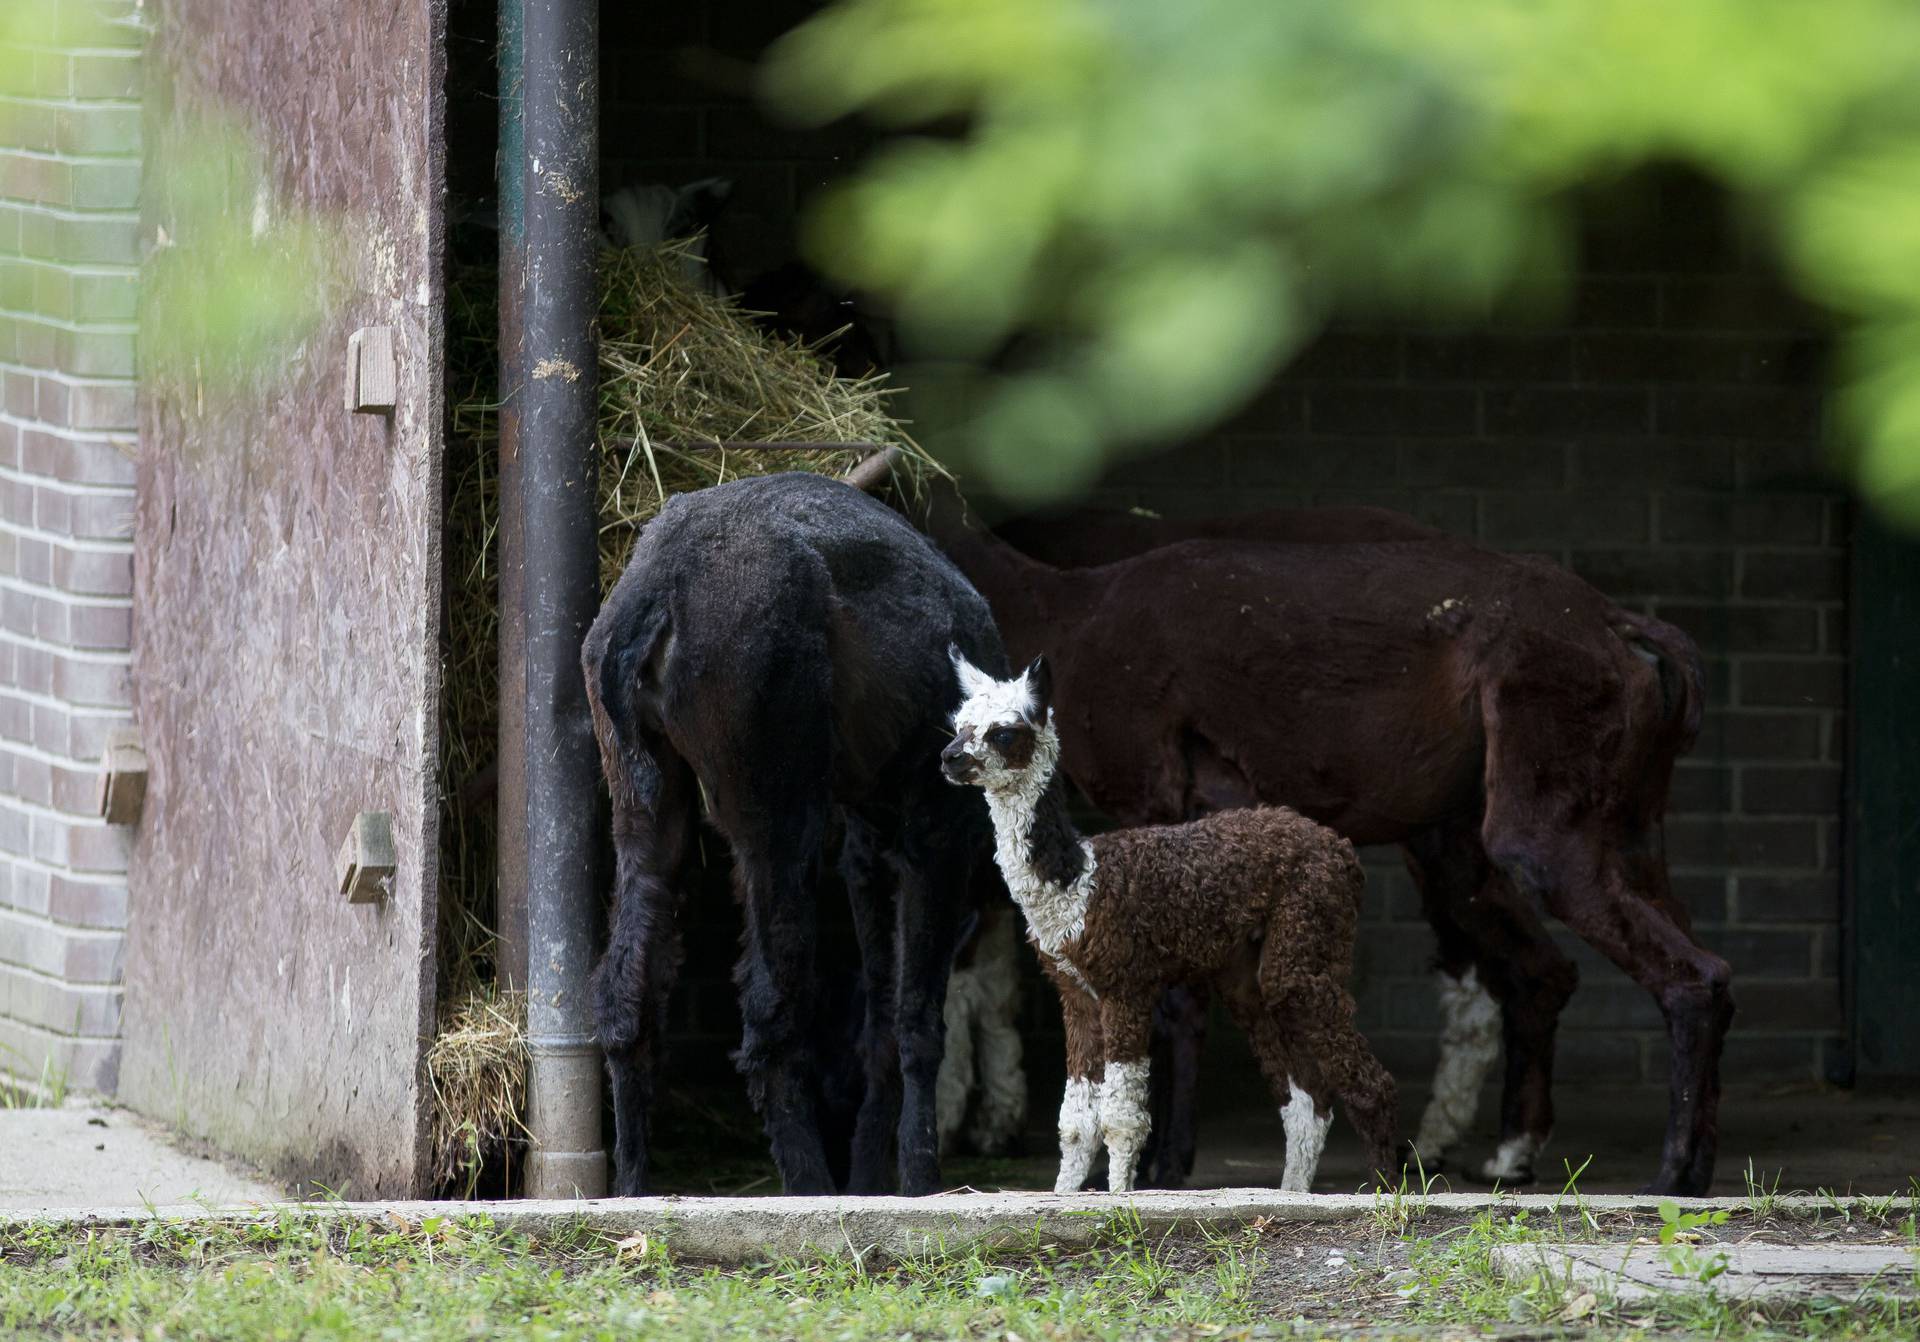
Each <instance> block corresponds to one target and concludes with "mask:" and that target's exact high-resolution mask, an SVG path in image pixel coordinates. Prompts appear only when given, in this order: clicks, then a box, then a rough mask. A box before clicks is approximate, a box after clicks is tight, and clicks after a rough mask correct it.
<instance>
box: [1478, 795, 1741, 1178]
mask: <svg viewBox="0 0 1920 1342" xmlns="http://www.w3.org/2000/svg"><path fill="white" fill-rule="evenodd" d="M1491 823H1492V818H1491V816H1490V818H1489V824H1491ZM1529 837H1530V839H1531V842H1529V841H1528V839H1527V838H1522V837H1521V836H1519V835H1512V836H1509V835H1500V836H1498V838H1497V840H1496V838H1495V837H1494V836H1489V842H1488V845H1487V846H1488V849H1489V850H1490V851H1492V852H1495V853H1496V854H1498V855H1501V856H1503V857H1505V858H1507V859H1508V860H1510V861H1512V862H1513V863H1514V864H1515V869H1516V870H1517V871H1520V872H1522V873H1531V874H1532V875H1533V876H1535V877H1537V879H1538V882H1539V888H1540V889H1541V892H1542V894H1543V896H1544V898H1545V901H1546V905H1547V909H1548V911H1549V912H1551V913H1552V914H1554V916H1556V917H1557V918H1559V919H1560V921H1561V922H1563V923H1565V924H1566V925H1567V926H1568V928H1570V929H1571V930H1572V931H1573V932H1574V933H1576V934H1577V935H1578V936H1579V937H1580V938H1581V939H1582V940H1584V941H1585V942H1586V943H1587V944H1588V945H1589V946H1592V947H1593V948H1594V949H1595V950H1597V951H1599V952H1600V953H1601V954H1602V955H1604V956H1606V957H1607V958H1608V959H1609V960H1611V961H1612V962H1613V963H1614V964H1615V965H1617V966H1618V967H1619V968H1620V969H1621V970H1622V971H1623V972H1624V973H1626V974H1627V975H1628V976H1629V977H1631V978H1632V979H1633V980H1634V982H1636V983H1638V984H1639V985H1640V986H1641V987H1642V988H1644V989H1646V990H1647V992H1648V993H1650V994H1651V995H1652V996H1653V998H1654V1000H1655V1001H1657V1002H1658V1003H1659V1004H1660V1010H1661V1013H1662V1015H1664V1016H1665V1017H1666V1023H1667V1038H1668V1043H1669V1046H1670V1048H1671V1054H1670V1064H1669V1065H1670V1071H1669V1075H1668V1107H1667V1132H1666V1140H1665V1142H1664V1143H1663V1144H1662V1147H1661V1153H1660V1170H1659V1173H1658V1174H1657V1175H1656V1176H1655V1178H1654V1181H1653V1182H1652V1183H1651V1184H1650V1185H1648V1187H1647V1189H1646V1191H1647V1192H1649V1193H1659V1194H1666V1195H1673V1196H1686V1197H1698V1196H1704V1195H1705V1194H1706V1192H1707V1191H1708V1189H1709V1187H1710V1186H1711V1185H1712V1182H1713V1166H1714V1158H1715V1156H1716V1154H1717V1152H1718V1148H1719V1137H1720V1133H1719V1108H1720V1052H1721V1048H1722V1046H1723V1045H1724V1043H1725V1041H1726V1035H1727V1030H1728V1027H1729V1026H1730V1025H1731V1024H1732V1022H1733V997H1732V992H1731V988H1730V985H1731V980H1732V971H1731V970H1730V969H1729V968H1728V966H1727V962H1726V961H1725V960H1722V959H1721V958H1720V957H1719V956H1717V955H1715V954H1713V953H1712V952H1711V951H1708V950H1706V949H1705V948H1703V947H1702V946H1701V945H1700V944H1699V943H1698V942H1696V941H1695V940H1694V939H1693V937H1692V935H1691V934H1690V933H1689V932H1688V930H1687V929H1686V928H1685V927H1684V926H1683V925H1682V923H1681V922H1679V921H1678V920H1676V919H1675V918H1674V917H1673V916H1672V913H1671V912H1670V910H1669V907H1668V899H1669V896H1668V894H1667V890H1666V868H1665V864H1664V862H1662V861H1661V860H1660V859H1659V856H1658V848H1657V839H1650V838H1649V837H1648V836H1646V835H1638V836H1633V835H1629V836H1626V837H1625V838H1617V837H1616V838H1614V839H1610V840H1608V841H1605V842H1602V841H1600V840H1599V839H1598V838H1597V837H1596V836H1591V835H1581V834H1579V833H1577V832H1576V833H1572V834H1569V833H1566V832H1564V831H1562V832H1558V833H1554V834H1550V835H1549V834H1537V835H1533V836H1529ZM1650 843H1651V844H1652V845H1653V847H1652V848H1651V850H1650V851H1649V849H1648V845H1649V844H1650ZM1636 850H1638V851H1636ZM1527 1154H1528V1155H1530V1154H1531V1152H1528V1153H1527Z"/></svg>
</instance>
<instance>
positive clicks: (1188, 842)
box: [940, 648, 1394, 1193]
mask: <svg viewBox="0 0 1920 1342" xmlns="http://www.w3.org/2000/svg"><path fill="white" fill-rule="evenodd" d="M948 655H949V656H950V657H951V658H952V659H953V664H954V669H955V671H956V672H957V673H958V675H959V678H960V693H961V698H962V703H961V705H960V707H959V709H958V710H957V711H956V712H955V713H954V715H953V728H954V737H953V740H952V742H950V743H949V744H948V746H947V748H946V749H945V750H944V751H942V752H941V755H940V766H941V769H942V771H943V772H944V773H945V774H946V776H947V778H948V779H949V781H951V782H954V783H963V784H972V785H974V786H977V787H979V788H981V789H983V790H984V791H985V792H986V795H987V807H988V810H989V811H990V812H991V814H992V816H993V830H994V855H995V857H996V859H997V860H998V862H999V864H1000V871H1001V874H1002V875H1003V876H1004V877H1005V878H1006V882H1007V888H1008V889H1009V890H1010V891H1012V892H1013V898H1014V900H1015V902H1016V903H1018V904H1019V905H1020V909H1021V912H1022V913H1024V914H1025V915H1026V920H1027V933H1028V936H1029V937H1030V938H1031V939H1032V941H1033V943H1034V945H1035V946H1036V947H1038V948H1039V951H1040V958H1041V963H1042V964H1043V965H1044V966H1045V967H1046V970H1047V974H1048V976H1049V977H1050V978H1051V979H1052V980H1053V984H1054V987H1055V988H1056V989H1057V990H1058V991H1059V993H1060V1007H1061V1011H1062V1013H1063V1015H1064V1018H1065V1025H1066V1035H1067V1089H1066V1096H1065V1098H1064V1099H1063V1100H1062V1102H1061V1105H1060V1177H1059V1179H1058V1181H1057V1182H1056V1183H1055V1185H1054V1190H1055V1191H1056V1192H1060V1193H1072V1192H1078V1191H1079V1189H1080V1187H1081V1185H1082V1184H1084V1183H1085V1182H1086V1178H1087V1173H1088V1171H1089V1170H1090V1169H1091V1168H1092V1165H1093V1159H1094V1154H1095V1148H1096V1138H1097V1136H1100V1135H1104V1137H1105V1139H1106V1147H1107V1186H1108V1187H1109V1188H1110V1189H1112V1190H1113V1191H1114V1192H1116V1193H1124V1192H1129V1191H1131V1190H1132V1188H1133V1177H1134V1168H1135V1165H1136V1163H1137V1161H1138V1158H1139V1155H1140V1148H1141V1146H1142V1145H1143V1144H1144V1143H1145V1141H1146V1137H1147V1128H1148V1123H1149V1119H1148V1114H1147V1046H1148V1037H1149V1033H1150V1030H1151V1025H1152V1019H1153V1006H1154V1003H1155V1002H1157V1001H1158V1000H1159V998H1160V994H1161V992H1162V991H1163V990H1164V989H1166V988H1168V987H1170V986H1172V985H1174V984H1180V983H1193V984H1205V985H1209V986H1211V987H1212V988H1213V989H1214V990H1215V991H1216V992H1217V993H1218V994H1219V995H1220V998H1221V1000H1222V1001H1224V1002H1225V1003H1226V1005H1227V1008H1228V1010H1229V1011H1230V1012H1231V1014H1232V1016H1233V1018H1234V1020H1235V1021H1236V1022H1237V1023H1238V1024H1239V1025H1240V1028H1241V1029H1243V1030H1245V1031H1246V1032H1247V1036H1248V1039H1249V1041H1250V1042H1251V1043H1252V1045H1253V1051H1254V1055H1255V1056H1256V1057H1257V1058H1258V1059H1259V1061H1260V1067H1261V1070H1262V1071H1263V1072H1264V1073H1265V1074H1266V1078H1267V1083H1268V1084H1269V1085H1270V1086H1272V1087H1273V1092H1274V1096H1275V1098H1276V1099H1277V1100H1278V1101H1279V1102H1280V1104H1281V1106H1282V1107H1281V1110H1280V1114H1281V1119H1282V1121H1283V1122H1284V1124H1285V1126H1286V1133H1287V1156H1286V1172H1285V1175H1284V1177H1283V1178H1282V1180H1281V1185H1280V1186H1281V1187H1282V1188H1284V1189H1287V1190H1290V1191H1294V1192H1305V1191H1307V1190H1308V1189H1309V1188H1310V1187H1311V1186H1312V1184H1313V1175H1314V1170H1315V1168H1316V1167H1317V1166H1318V1164H1319V1161H1320V1152H1321V1150H1322V1148H1323V1147H1324V1146H1325V1144H1326V1135H1327V1128H1328V1127H1329V1126H1330V1125H1331V1124H1332V1121H1333V1118H1332V1113H1333V1105H1332V1101H1333V1097H1334V1096H1336V1095H1337V1096H1339V1098H1340V1100H1341V1102H1342V1103H1343V1104H1344V1105H1345V1106H1346V1110H1347V1116H1348V1118H1349V1119H1350V1120H1351V1121H1352V1122H1353V1125H1354V1126H1355V1127H1356V1128H1357V1129H1359V1131H1360V1135H1361V1136H1362V1137H1363V1138H1364V1139H1365V1140H1366V1143H1367V1152H1368V1156H1369V1158H1370V1159H1371V1161H1372V1163H1373V1168H1374V1169H1375V1170H1376V1171H1377V1172H1382V1173H1384V1172H1385V1171H1387V1170H1389V1169H1390V1168H1391V1167H1392V1165H1393V1152H1394V1086H1393V1078H1392V1077H1391V1076H1389V1075H1388V1074H1387V1071H1386V1069H1385V1068H1384V1067H1382V1066H1381V1065H1380V1063H1379V1061H1378V1060H1377V1059H1376V1058H1375V1057H1374V1056H1373V1052H1372V1050H1371V1049H1369V1048H1368V1047H1367V1042H1366V1040H1365V1039H1363V1038H1362V1037H1361V1035H1360V1032H1359V1031H1358V1030H1357V1029H1355V1028H1354V1024H1353V1014H1354V1004H1353V997H1352V995H1351V994H1350V993H1349V992H1348V991H1347V987H1346V982H1347V978H1348V975H1349V973H1350V972H1351V969H1352V965H1353V937H1354V924H1355V922H1356V920H1357V918H1358V915H1359V911H1360V897H1361V893H1362V890H1363V888H1364V877H1363V876H1362V874H1361V871H1360V864H1359V862H1358V860H1357V859H1356V858H1355V857H1354V855H1353V846H1352V845H1351V844H1349V843H1348V842H1347V841H1346V840H1345V839H1343V838H1341V837H1339V836H1338V835H1337V834H1335V833H1333V831H1331V830H1329V829H1325V828H1323V827H1322V826H1320V825H1317V824H1315V823H1313V822H1312V821H1310V820H1307V819H1305V818H1304V817H1302V816H1299V815H1296V814H1295V813H1294V812H1292V811H1288V810H1284V809H1282V808H1280V807H1262V808H1258V809H1255V810H1243V811H1221V812H1218V813H1216V814H1214V815H1210V816H1207V817H1206V818H1204V819H1201V820H1195V821H1192V822H1190V823H1188V824H1184V825H1168V826H1154V827H1149V828H1141V829H1129V830H1120V831H1117V832H1114V833H1110V834H1099V835H1095V836H1093V837H1092V838H1083V837H1082V836H1081V835H1080V834H1079V833H1078V832H1077V831H1075V829H1074V828H1073V823H1072V821H1070V820H1069V819H1068V818H1067V812H1066V807H1065V805H1064V792H1063V788H1062V784H1061V782H1060V778H1059V769H1058V766H1059V762H1060V737H1059V734H1058V732H1057V731H1056V729H1055V726H1054V720H1053V708H1052V705H1051V703H1050V702H1049V700H1050V697H1051V689H1052V687H1051V680H1050V677H1049V675H1048V671H1047V664H1046V659H1045V658H1043V657H1036V658H1035V659H1034V661H1033V665H1031V666H1029V667H1028V668H1027V669H1026V670H1025V671H1024V672H1022V673H1021V674H1020V675H1019V676H1017V677H1015V678H1014V679H1012V680H1005V681H1000V680H995V679H993V677H991V676H990V675H988V674H987V673H986V672H984V671H981V670H980V669H979V668H978V667H975V666H973V665H972V664H971V663H969V662H968V661H967V660H966V659H965V658H964V657H963V656H961V654H960V652H959V650H958V649H955V648H949V649H948Z"/></svg>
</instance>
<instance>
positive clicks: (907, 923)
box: [894, 770, 975, 1197]
mask: <svg viewBox="0 0 1920 1342" xmlns="http://www.w3.org/2000/svg"><path fill="white" fill-rule="evenodd" d="M928 772H929V773H930V774H932V773H933V772H934V771H933V770H929V771H928ZM931 786H933V787H938V788H944V789H945V790H946V792H947V793H949V794H952V795H951V800H952V801H956V802H957V801H965V800H966V798H965V797H963V796H962V795H961V794H960V793H959V792H958V791H957V790H956V789H954V788H953V787H951V786H950V785H949V784H947V783H944V782H940V781H938V780H937V779H936V781H935V782H934V783H933V784H932V785H931ZM942 800H943V801H944V800H948V798H945V797H943V798H942ZM922 814H923V816H925V815H926V813H925V812H923V813H922ZM966 814H967V815H968V816H970V815H971V813H966ZM974 838H975V836H974V834H973V833H972V831H971V830H970V829H968V828H966V827H965V826H964V824H963V823H961V822H960V819H959V816H957V815H954V814H951V813H950V814H949V815H948V816H946V817H945V818H944V819H941V818H938V817H937V815H936V818H935V819H933V820H932V821H930V822H929V823H927V824H924V825H922V826H919V827H909V828H908V829H907V830H906V831H905V832H904V833H903V834H902V835H901V841H900V847H899V848H898V849H897V850H896V871H897V873H898V875H899V878H900V887H899V888H900V894H899V898H898V900H897V901H896V903H895V915H894V916H895V917H896V918H897V919H898V920H899V926H900V938H899V942H898V944H897V946H896V948H895V956H896V961H895V977H894V992H895V997H894V1002H895V1007H894V1019H895V1022H896V1029H897V1030H898V1034H899V1039H900V1123H899V1126H898V1128H897V1129H896V1130H895V1150H896V1151H897V1153H898V1160H899V1172H900V1191H901V1192H902V1193H903V1194H905V1195H907V1196H908V1197H922V1196H924V1195H926V1194H929V1193H937V1192H939V1191H940V1147H939V1130H938V1123H937V1120H936V1119H935V1104H934V1092H935V1088H936V1087H937V1085H938V1084H939V1080H940V1058H941V1054H942V1053H943V1051H944V1049H945V1043H946V1040H945V1036H946V1029H945V1021H944V1018H943V1016H942V1013H943V1012H944V1010H945V1008H946V1001H947V979H948V977H949V976H950V975H951V974H952V972H953V957H954V952H955V951H956V950H958V949H959V942H960V933H961V930H962V926H963V922H964V919H965V915H966V912H967V901H966V894H967V880H968V877H969V875H970V873H971V870H972V863H973V857H974Z"/></svg>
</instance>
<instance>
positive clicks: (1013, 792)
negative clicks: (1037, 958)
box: [987, 732, 1094, 961]
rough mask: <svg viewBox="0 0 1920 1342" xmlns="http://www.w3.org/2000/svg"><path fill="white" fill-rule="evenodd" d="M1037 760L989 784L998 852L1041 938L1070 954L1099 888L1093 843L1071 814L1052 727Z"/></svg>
mask: <svg viewBox="0 0 1920 1342" xmlns="http://www.w3.org/2000/svg"><path fill="white" fill-rule="evenodd" d="M1047 738H1048V739H1047V740H1046V741H1045V743H1044V746H1043V753H1044V758H1043V757H1042V755H1041V754H1039V753H1037V754H1036V758H1035V760H1034V767H1032V768H1030V769H1028V770H1026V771H1025V772H1024V773H1022V774H1021V775H1019V777H1018V778H1017V779H1014V780H1011V781H1010V782H1008V783H1007V784H1006V785H1004V786H1001V787H996V788H989V789H988V790H987V809H988V811H989V812H990V813H991V814H992V816H993V836H994V860H995V861H996V862H998V863H999V866H1000V874H1001V876H1002V877H1003V878H1005V880H1006V883H1007V889H1008V890H1009V891H1010V892H1012V894H1013V898H1014V902H1015V903H1017V904H1018V905H1019V906H1020V911H1021V913H1023V914H1025V915H1026V919H1027V927H1028V929H1029V930H1030V931H1031V932H1032V933H1033V939H1034V942H1035V943H1036V944H1037V945H1038V946H1039V947H1040V949H1041V950H1042V951H1043V952H1045V953H1046V954H1047V955H1048V956H1049V957H1051V958H1053V959H1055V960H1062V961H1064V960H1065V952H1066V949H1067V947H1068V946H1069V945H1071V944H1072V943H1073V942H1075V941H1077V940H1078V939H1079V938H1080V935H1081V933H1082V932H1084V931H1085V930H1086V920H1087V901H1088V899H1089V897H1090V896H1091V894H1092V891H1093V873H1094V857H1093V849H1092V847H1091V846H1090V845H1089V844H1088V843H1087V841H1086V840H1085V839H1083V838H1082V837H1081V836H1080V832H1079V831H1078V830H1076V829H1075V828H1074V825H1073V821H1072V820H1071V819H1070V818H1068V816H1067V807H1066V789H1065V788H1064V787H1063V786H1062V784H1061V782H1060V778H1059V771H1058V769H1057V767H1056V764H1057V760H1058V756H1059V749H1060V747H1059V742H1058V739H1057V738H1054V737H1053V735H1052V733H1051V732H1048V734H1047Z"/></svg>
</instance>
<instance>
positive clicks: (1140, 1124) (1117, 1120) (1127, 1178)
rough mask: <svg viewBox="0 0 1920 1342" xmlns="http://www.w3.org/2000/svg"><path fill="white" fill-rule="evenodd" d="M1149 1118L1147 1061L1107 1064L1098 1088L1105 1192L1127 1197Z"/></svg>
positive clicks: (1144, 1140)
mask: <svg viewBox="0 0 1920 1342" xmlns="http://www.w3.org/2000/svg"><path fill="white" fill-rule="evenodd" d="M1152 1124H1153V1115H1152V1114H1151V1113H1149V1112H1148V1110H1147V1060H1146V1059H1145V1058H1141V1059H1140V1060H1138V1061H1137V1062H1110V1063H1108V1064H1107V1079H1106V1082H1105V1084H1103V1085H1102V1086H1101V1087H1100V1130H1101V1132H1102V1133H1104V1134H1105V1136H1106V1139H1107V1191H1108V1192H1111V1193H1131V1192H1132V1191H1133V1172H1134V1170H1135V1169H1136V1168H1137V1167H1138V1166H1139V1164H1140V1148H1141V1147H1143V1146H1145V1145H1146V1144H1147V1131H1148V1129H1149V1128H1150V1127H1151V1126H1152Z"/></svg>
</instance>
